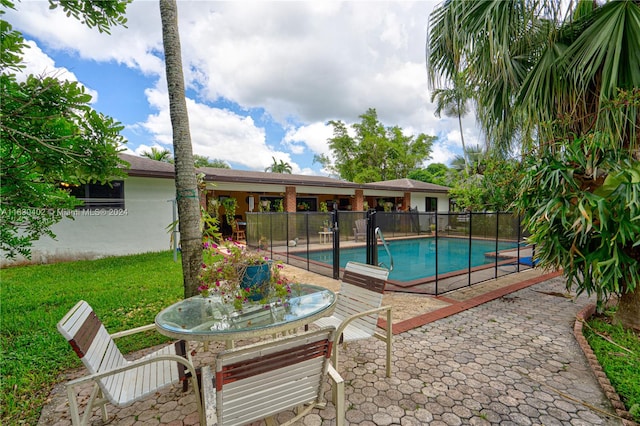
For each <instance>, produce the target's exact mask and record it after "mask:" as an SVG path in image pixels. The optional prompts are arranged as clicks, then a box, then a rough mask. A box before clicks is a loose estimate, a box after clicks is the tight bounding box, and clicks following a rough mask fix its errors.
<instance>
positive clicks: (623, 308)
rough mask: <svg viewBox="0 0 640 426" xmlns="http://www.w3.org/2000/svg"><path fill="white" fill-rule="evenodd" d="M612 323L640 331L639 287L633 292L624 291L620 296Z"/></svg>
mask: <svg viewBox="0 0 640 426" xmlns="http://www.w3.org/2000/svg"><path fill="white" fill-rule="evenodd" d="M614 321H615V322H616V323H619V324H621V325H622V326H623V327H624V328H629V329H631V328H633V329H636V330H638V331H640V286H636V287H635V288H634V289H633V291H625V292H624V293H623V294H622V296H620V300H619V301H618V310H617V311H616V313H615V315H614Z"/></svg>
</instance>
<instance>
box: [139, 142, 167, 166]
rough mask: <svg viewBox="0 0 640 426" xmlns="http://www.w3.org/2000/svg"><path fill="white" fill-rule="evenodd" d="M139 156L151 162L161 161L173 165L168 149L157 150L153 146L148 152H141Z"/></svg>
mask: <svg viewBox="0 0 640 426" xmlns="http://www.w3.org/2000/svg"><path fill="white" fill-rule="evenodd" d="M140 155H141V156H143V157H147V158H150V159H152V160H156V161H162V162H163V163H173V158H172V157H171V151H169V150H168V149H159V148H156V147H155V146H152V147H151V149H150V150H149V151H143V152H142V153H140Z"/></svg>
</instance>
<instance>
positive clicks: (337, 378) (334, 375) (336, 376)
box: [327, 364, 344, 384]
mask: <svg viewBox="0 0 640 426" xmlns="http://www.w3.org/2000/svg"><path fill="white" fill-rule="evenodd" d="M327 374H328V375H329V378H330V379H331V381H332V382H333V383H334V384H340V383H344V379H343V378H342V376H341V375H340V373H338V370H336V369H335V368H334V367H333V365H331V364H329V367H328V368H327Z"/></svg>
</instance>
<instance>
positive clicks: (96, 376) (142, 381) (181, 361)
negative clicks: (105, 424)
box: [58, 300, 204, 425]
mask: <svg viewBox="0 0 640 426" xmlns="http://www.w3.org/2000/svg"><path fill="white" fill-rule="evenodd" d="M154 329H155V325H153V324H150V325H146V326H143V327H138V328H134V329H132V330H126V331H122V332H119V333H114V334H109V333H108V332H107V330H106V328H105V327H104V325H103V324H102V323H101V322H100V320H99V319H98V317H97V316H96V314H95V313H94V312H93V309H91V306H89V304H88V303H87V302H85V301H84V300H81V301H80V302H78V303H77V304H76V305H75V306H74V307H73V308H72V309H71V310H70V311H69V312H68V313H67V314H66V315H65V316H64V317H63V318H62V319H61V320H60V322H58V331H59V332H60V333H61V334H62V335H63V336H64V337H65V338H66V339H67V340H68V341H69V343H70V344H71V347H72V348H73V350H74V351H75V352H76V354H77V355H78V356H79V357H80V359H81V360H82V363H83V364H84V366H85V367H86V368H87V370H89V375H88V376H84V377H81V378H78V379H76V380H72V381H70V382H68V383H67V384H66V386H67V397H68V398H69V409H70V411H71V422H72V423H73V424H74V425H86V424H88V423H89V419H90V418H91V415H92V413H93V410H94V407H96V406H100V407H101V409H102V417H103V419H104V421H107V420H108V416H107V408H106V404H107V402H110V403H111V404H113V405H115V406H118V407H123V406H127V405H129V404H131V403H133V402H135V401H137V400H139V399H142V398H144V397H145V396H147V395H150V394H153V393H155V392H156V391H157V390H159V389H160V388H163V387H165V386H169V385H171V384H173V383H177V382H179V381H184V380H186V379H187V377H190V378H191V379H192V380H191V381H192V383H193V390H194V392H195V394H196V403H197V405H198V411H199V414H200V418H201V419H202V420H204V410H203V408H202V401H201V396H200V391H199V387H198V381H197V380H195V378H196V370H195V368H194V367H193V364H192V363H191V359H190V357H189V354H188V353H187V351H186V347H185V342H184V341H179V342H177V343H175V344H172V345H169V346H165V347H164V348H162V349H160V350H158V351H156V352H153V353H151V354H149V355H147V356H145V357H143V358H140V359H138V360H135V361H127V360H126V359H125V358H124V356H122V353H121V352H120V350H119V349H118V347H117V346H116V344H115V342H114V341H113V339H114V338H118V337H123V336H128V335H131V334H135V333H139V332H142V331H148V330H154ZM187 372H188V374H187ZM87 382H93V390H92V392H91V396H90V398H89V401H88V403H87V407H86V408H85V411H84V414H83V416H82V418H80V413H79V411H78V400H77V396H78V395H77V390H76V388H78V387H79V386H82V385H84V384H86V383H87ZM183 388H184V387H183ZM185 390H186V388H185Z"/></svg>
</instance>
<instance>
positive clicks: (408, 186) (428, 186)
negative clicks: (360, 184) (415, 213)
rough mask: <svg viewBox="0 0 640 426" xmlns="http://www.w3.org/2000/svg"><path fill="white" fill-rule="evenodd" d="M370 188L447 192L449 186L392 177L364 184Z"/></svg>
mask: <svg viewBox="0 0 640 426" xmlns="http://www.w3.org/2000/svg"><path fill="white" fill-rule="evenodd" d="M365 185H366V186H367V187H370V188H376V189H377V188H380V187H383V188H384V189H388V188H395V189H402V190H405V191H416V190H417V191H429V192H449V187H447V186H442V185H436V184H435V183H428V182H422V181H419V180H414V179H406V178H405V179H394V180H385V181H381V182H372V183H367V184H365Z"/></svg>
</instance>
